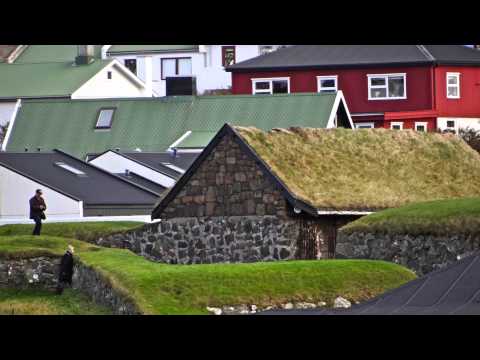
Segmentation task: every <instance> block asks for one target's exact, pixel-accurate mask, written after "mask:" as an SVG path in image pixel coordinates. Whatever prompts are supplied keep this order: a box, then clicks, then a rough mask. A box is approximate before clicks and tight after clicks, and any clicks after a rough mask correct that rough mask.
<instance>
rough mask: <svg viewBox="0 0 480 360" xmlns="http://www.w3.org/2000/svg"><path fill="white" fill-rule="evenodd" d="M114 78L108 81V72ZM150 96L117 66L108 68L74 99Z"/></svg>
mask: <svg viewBox="0 0 480 360" xmlns="http://www.w3.org/2000/svg"><path fill="white" fill-rule="evenodd" d="M109 71H111V72H112V78H111V79H108V72H109ZM146 96H150V95H149V94H148V93H147V91H146V89H145V88H143V87H141V86H139V85H138V84H136V83H134V82H133V81H132V80H131V79H129V78H128V77H127V76H126V75H125V74H124V73H123V72H121V71H120V70H119V69H118V68H117V67H116V66H111V67H109V66H107V67H106V68H104V69H102V70H101V71H99V72H98V73H97V74H96V75H95V76H94V77H92V78H91V79H90V80H88V81H87V82H86V83H85V84H83V85H82V86H81V87H80V88H79V89H78V90H77V91H75V92H74V93H73V94H72V99H103V98H119V97H126V98H129V97H146Z"/></svg>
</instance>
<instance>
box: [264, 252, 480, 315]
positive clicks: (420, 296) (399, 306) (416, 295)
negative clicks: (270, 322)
mask: <svg viewBox="0 0 480 360" xmlns="http://www.w3.org/2000/svg"><path fill="white" fill-rule="evenodd" d="M263 314H266V315H268V314H270V315H274V314H288V315H480V252H478V253H476V254H474V255H471V256H469V257H466V258H464V259H462V260H460V261H457V262H455V263H454V264H452V265H450V266H448V267H446V268H443V269H441V270H437V271H434V272H431V273H429V274H427V275H425V276H423V277H421V278H419V279H416V280H413V281H411V282H409V283H407V284H405V285H403V286H401V287H399V288H397V289H394V290H391V291H389V292H386V293H385V294H383V295H381V296H379V297H377V298H375V299H373V300H370V301H367V302H365V303H363V304H359V305H355V306H352V308H351V309H348V310H343V311H340V310H338V311H332V310H327V309H322V310H308V311H306V310H305V311H295V310H293V311H270V312H264V313H263Z"/></svg>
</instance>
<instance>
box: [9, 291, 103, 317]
mask: <svg viewBox="0 0 480 360" xmlns="http://www.w3.org/2000/svg"><path fill="white" fill-rule="evenodd" d="M110 314H112V312H111V311H110V310H109V309H108V308H105V307H102V306H99V305H97V304H95V303H94V302H92V301H91V300H89V299H88V298H87V297H86V296H85V295H83V294H81V293H79V292H78V291H75V290H72V289H66V290H65V292H64V293H63V294H62V296H56V295H54V294H53V293H52V292H51V291H46V290H15V289H0V315H110Z"/></svg>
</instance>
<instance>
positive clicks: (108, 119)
mask: <svg viewBox="0 0 480 360" xmlns="http://www.w3.org/2000/svg"><path fill="white" fill-rule="evenodd" d="M114 113H115V108H108V109H100V111H99V112H98V117H97V124H96V125H95V129H110V128H111V127H112V121H113V114H114Z"/></svg>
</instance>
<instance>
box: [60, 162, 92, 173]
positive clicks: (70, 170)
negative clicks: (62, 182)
mask: <svg viewBox="0 0 480 360" xmlns="http://www.w3.org/2000/svg"><path fill="white" fill-rule="evenodd" d="M55 165H57V166H59V167H61V168H62V169H64V170H67V171H69V172H71V173H72V174H75V175H77V176H87V174H85V173H84V172H83V171H82V170H79V169H77V168H74V167H73V166H71V165H68V164H66V163H64V162H63V161H57V162H56V163H55Z"/></svg>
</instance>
